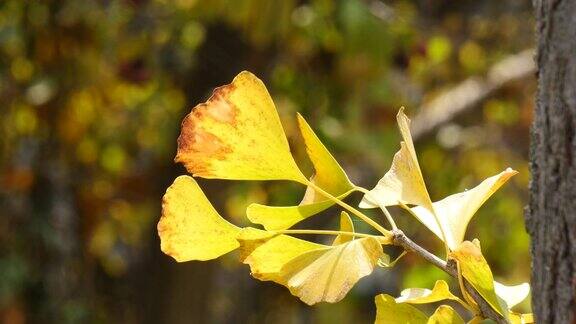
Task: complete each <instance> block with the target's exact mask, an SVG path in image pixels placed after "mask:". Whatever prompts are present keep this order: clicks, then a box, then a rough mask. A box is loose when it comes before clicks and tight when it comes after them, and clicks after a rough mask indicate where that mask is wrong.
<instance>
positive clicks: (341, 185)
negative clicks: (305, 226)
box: [246, 114, 354, 230]
mask: <svg viewBox="0 0 576 324" xmlns="http://www.w3.org/2000/svg"><path fill="white" fill-rule="evenodd" d="M298 125H299V127H300V132H301V133H302V138H303V139H304V143H305V144H306V152H307V154H308V157H309V158H310V161H312V164H313V165H314V170H315V174H314V176H313V177H312V179H311V181H312V182H314V184H316V185H317V186H319V187H320V188H322V189H323V190H325V191H326V192H328V193H329V194H331V195H333V196H336V197H337V198H338V199H344V198H345V197H346V196H348V195H349V194H350V193H352V192H353V191H354V185H353V184H352V183H351V182H350V180H349V179H348V176H347V175H346V173H345V172H344V170H342V167H340V165H339V164H338V162H337V161H336V160H335V159H334V157H333V156H332V154H330V152H329V151H328V150H327V149H326V147H325V146H324V144H322V142H321V141H320V139H319V138H318V136H316V134H314V131H313V130H312V128H311V127H310V126H309V125H308V123H306V121H305V120H304V118H303V117H302V116H301V115H300V114H298ZM333 204H334V203H333V202H332V201H330V200H328V199H326V197H324V196H322V195H320V194H317V193H316V191H315V190H314V189H312V187H307V189H306V193H305V194H304V198H303V199H302V201H301V202H300V205H298V206H279V207H276V206H266V205H261V204H251V205H250V206H248V209H247V210H246V214H247V216H248V219H250V221H251V222H253V223H256V224H262V225H264V227H265V228H266V229H268V230H282V229H287V228H290V227H291V226H292V225H294V224H296V223H298V222H300V221H302V220H304V219H306V218H308V217H310V216H312V215H315V214H317V213H319V212H321V211H323V210H325V209H326V208H328V207H330V206H332V205H333Z"/></svg>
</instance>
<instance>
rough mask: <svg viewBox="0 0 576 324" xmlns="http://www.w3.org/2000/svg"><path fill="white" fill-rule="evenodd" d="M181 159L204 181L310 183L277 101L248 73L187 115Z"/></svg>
mask: <svg viewBox="0 0 576 324" xmlns="http://www.w3.org/2000/svg"><path fill="white" fill-rule="evenodd" d="M175 160H176V161H177V162H182V163H183V164H184V165H185V166H186V169H188V171H189V172H190V173H192V174H193V175H194V176H199V177H203V178H218V179H234V180H293V181H298V182H301V183H305V182H306V178H305V177H304V176H303V175H302V173H301V172H300V170H299V169H298V167H297V165H296V162H294V159H293V158H292V155H291V153H290V148H289V146H288V141H287V140H286V136H285V134H284V130H283V128H282V125H281V124H280V119H279V117H278V113H277V112H276V108H275V107H274V102H273V101H272V98H270V95H269V94H268V91H267V90H266V87H265V86H264V84H263V83H262V81H260V80H259V79H258V78H257V77H256V76H254V75H253V74H252V73H250V72H246V71H244V72H241V73H240V74H238V75H237V76H236V77H235V78H234V80H233V81H232V83H231V84H229V85H225V86H223V87H220V88H216V89H215V90H214V93H213V94H212V97H210V99H208V101H206V102H205V103H201V104H199V105H197V106H196V107H194V108H193V109H192V112H191V113H190V114H189V115H188V116H186V118H185V119H184V121H183V122H182V130H181V133H180V136H179V137H178V152H177V154H176V159H175Z"/></svg>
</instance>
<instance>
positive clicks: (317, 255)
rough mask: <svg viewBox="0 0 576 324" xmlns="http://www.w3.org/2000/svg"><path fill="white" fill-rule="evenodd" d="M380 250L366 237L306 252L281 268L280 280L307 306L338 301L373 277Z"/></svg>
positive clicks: (380, 247) (375, 241)
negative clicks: (370, 275) (365, 279)
mask: <svg viewBox="0 0 576 324" xmlns="http://www.w3.org/2000/svg"><path fill="white" fill-rule="evenodd" d="M382 254H383V252H382V246H381V245H380V243H379V242H378V240H376V239H375V238H372V237H368V238H362V239H357V240H353V241H350V242H347V243H344V244H340V245H336V246H330V247H325V248H322V249H317V250H313V251H309V252H306V253H304V254H302V255H299V256H297V257H295V258H294V259H292V260H290V262H288V263H287V264H285V265H284V266H283V267H282V270H281V272H280V275H279V276H280V280H281V283H282V284H283V285H285V286H286V287H288V289H289V290H290V292H291V293H292V294H293V295H295V296H298V297H299V298H300V299H301V300H302V301H303V302H305V303H306V304H308V305H313V304H316V303H318V302H329V303H335V302H338V301H340V300H341V299H342V298H344V296H346V294H347V293H348V291H350V289H352V287H353V286H354V284H356V282H357V281H358V280H360V278H362V277H365V276H367V275H369V274H370V273H372V271H373V270H374V267H375V265H376V263H377V262H378V259H379V258H380V257H381V256H382Z"/></svg>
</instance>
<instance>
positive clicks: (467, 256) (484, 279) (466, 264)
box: [450, 241, 507, 316]
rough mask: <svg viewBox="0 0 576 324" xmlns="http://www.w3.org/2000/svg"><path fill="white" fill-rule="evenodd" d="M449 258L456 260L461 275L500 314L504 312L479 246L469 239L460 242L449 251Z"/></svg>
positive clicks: (490, 272)
mask: <svg viewBox="0 0 576 324" xmlns="http://www.w3.org/2000/svg"><path fill="white" fill-rule="evenodd" d="M450 258H452V259H455V260H456V261H457V262H458V265H459V267H460V271H461V272H462V276H463V277H464V278H465V279H466V280H467V281H468V282H469V283H470V284H471V285H472V286H473V287H474V289H476V290H477V291H478V293H480V295H481V296H482V297H483V298H484V299H485V300H486V301H487V302H488V304H490V306H491V307H492V308H494V310H496V311H497V312H498V313H500V315H503V316H504V314H507V312H504V310H503V309H502V307H501V306H500V303H499V301H498V296H497V295H496V291H495V290H494V278H493V277H492V271H491V270H490V266H488V263H487V262H486V260H485V259H484V256H483V255H482V252H481V251H480V247H479V246H478V245H476V244H474V243H472V242H470V241H464V242H462V243H461V244H460V245H459V246H458V248H457V249H456V250H454V251H452V252H451V253H450Z"/></svg>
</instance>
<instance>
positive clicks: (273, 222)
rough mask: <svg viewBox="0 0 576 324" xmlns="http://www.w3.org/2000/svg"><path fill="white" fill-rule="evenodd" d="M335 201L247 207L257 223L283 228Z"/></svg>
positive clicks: (346, 194) (325, 207)
mask: <svg viewBox="0 0 576 324" xmlns="http://www.w3.org/2000/svg"><path fill="white" fill-rule="evenodd" d="M352 191H353V190H351V191H348V192H346V193H344V194H342V195H339V196H337V197H336V198H338V199H344V198H346V196H348V195H349V194H350V193H352ZM333 204H334V203H333V202H332V201H330V200H325V201H321V202H317V203H312V204H302V205H298V206H267V205H261V204H250V206H248V208H247V209H246V214H247V215H248V219H249V220H250V221H251V222H253V223H255V224H262V225H264V227H265V228H266V229H267V230H274V231H276V230H283V229H287V228H290V227H292V225H294V224H296V223H298V222H300V221H302V220H304V219H306V218H308V217H310V216H312V215H315V214H317V213H319V212H321V211H323V210H325V209H327V208H329V207H330V206H332V205H333Z"/></svg>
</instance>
